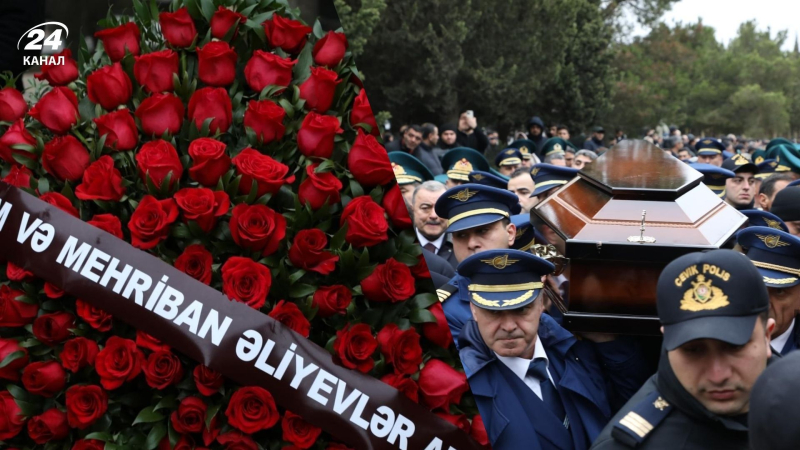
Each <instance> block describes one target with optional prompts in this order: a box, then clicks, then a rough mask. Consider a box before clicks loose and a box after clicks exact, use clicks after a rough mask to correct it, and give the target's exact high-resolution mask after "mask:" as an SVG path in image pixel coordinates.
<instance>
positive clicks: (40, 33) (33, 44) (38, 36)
mask: <svg viewBox="0 0 800 450" xmlns="http://www.w3.org/2000/svg"><path fill="white" fill-rule="evenodd" d="M61 31H62V30H61V29H60V28H56V29H55V30H54V31H53V32H52V33H50V36H47V39H45V37H44V36H45V33H44V30H42V29H40V28H36V29H33V30H31V31H30V33H28V36H27V37H29V38H33V40H32V41H30V42H29V43H28V45H26V46H25V50H41V49H42V44H40V43H39V42H41V41H42V39H44V45H48V46H50V48H52V49H53V50H58V48H59V47H61Z"/></svg>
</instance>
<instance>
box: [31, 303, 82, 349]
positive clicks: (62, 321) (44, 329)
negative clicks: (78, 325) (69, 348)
mask: <svg viewBox="0 0 800 450" xmlns="http://www.w3.org/2000/svg"><path fill="white" fill-rule="evenodd" d="M70 328H75V316H73V315H72V314H70V313H67V312H57V313H52V314H43V315H41V316H39V317H37V318H36V320H34V321H33V335H34V336H35V337H36V339H38V340H39V342H41V343H42V344H44V345H47V346H50V347H53V346H55V345H56V344H60V343H61V342H64V341H66V340H67V339H68V338H69V337H70V336H71V335H72V332H71V331H69V330H70Z"/></svg>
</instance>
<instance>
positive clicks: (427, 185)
mask: <svg viewBox="0 0 800 450" xmlns="http://www.w3.org/2000/svg"><path fill="white" fill-rule="evenodd" d="M444 191H445V187H444V184H442V183H440V182H438V181H426V182H424V183H422V184H420V185H419V186H417V187H416V189H414V194H413V196H412V198H411V213H412V215H413V217H412V219H413V221H414V230H415V231H416V233H417V239H418V240H419V244H420V245H421V246H422V248H423V249H425V250H427V251H429V252H430V253H433V254H435V255H437V256H439V257H441V258H443V259H444V260H446V261H447V262H448V263H449V264H450V265H451V266H452V268H453V270H455V268H456V266H457V265H458V262H457V261H456V257H455V255H454V254H453V244H451V243H450V242H448V241H447V236H446V235H445V230H446V229H447V220H446V219H443V218H441V217H439V216H438V215H437V214H436V210H435V208H434V205H436V201H437V200H439V197H441V196H442V194H443V193H444Z"/></svg>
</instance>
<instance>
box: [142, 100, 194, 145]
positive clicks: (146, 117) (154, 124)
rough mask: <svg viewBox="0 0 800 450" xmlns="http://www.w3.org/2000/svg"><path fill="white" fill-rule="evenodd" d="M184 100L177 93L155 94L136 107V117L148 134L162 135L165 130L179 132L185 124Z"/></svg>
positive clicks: (173, 132) (143, 130)
mask: <svg viewBox="0 0 800 450" xmlns="http://www.w3.org/2000/svg"><path fill="white" fill-rule="evenodd" d="M183 113H184V108H183V102H181V99H179V98H178V97H177V96H176V95H175V94H169V93H166V94H153V95H151V96H150V97H147V98H146V99H144V100H142V103H141V104H139V107H138V108H136V117H138V118H139V121H140V122H141V124H142V132H143V133H144V134H145V135H147V136H156V137H161V136H162V135H163V134H164V133H165V132H169V134H173V135H174V134H177V133H178V132H179V131H180V130H181V124H183Z"/></svg>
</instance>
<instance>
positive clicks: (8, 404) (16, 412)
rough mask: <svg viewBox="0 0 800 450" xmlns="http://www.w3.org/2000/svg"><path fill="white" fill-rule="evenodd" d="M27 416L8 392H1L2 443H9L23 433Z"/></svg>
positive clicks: (0, 436)
mask: <svg viewBox="0 0 800 450" xmlns="http://www.w3.org/2000/svg"><path fill="white" fill-rule="evenodd" d="M25 420H26V418H25V416H24V415H23V414H22V409H20V407H19V405H17V401H16V400H14V397H12V396H11V394H10V393H9V392H8V391H2V392H0V441H8V440H9V439H12V438H13V437H14V436H16V435H18V434H19V432H20V431H22V427H23V426H25Z"/></svg>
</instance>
